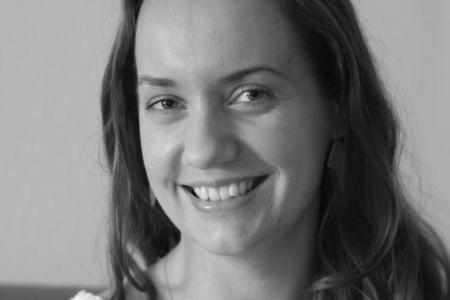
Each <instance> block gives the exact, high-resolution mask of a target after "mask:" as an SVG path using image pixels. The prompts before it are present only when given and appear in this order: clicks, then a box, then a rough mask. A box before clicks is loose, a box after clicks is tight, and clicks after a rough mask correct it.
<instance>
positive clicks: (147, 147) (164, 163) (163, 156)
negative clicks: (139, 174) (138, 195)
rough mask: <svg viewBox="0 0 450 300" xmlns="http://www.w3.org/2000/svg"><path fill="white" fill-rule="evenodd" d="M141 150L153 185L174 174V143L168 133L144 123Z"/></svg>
mask: <svg viewBox="0 0 450 300" xmlns="http://www.w3.org/2000/svg"><path fill="white" fill-rule="evenodd" d="M140 139H141V150H142V158H143V161H144V166H145V169H146V172H147V177H148V180H149V182H150V184H151V185H152V186H155V185H156V184H160V183H161V181H162V180H164V181H165V180H166V179H164V178H166V177H167V176H170V174H173V171H174V169H173V167H174V161H175V157H174V155H173V153H174V151H173V148H174V147H173V143H171V139H170V138H168V137H167V135H162V134H159V133H158V131H157V130H155V129H154V128H151V127H150V126H148V125H147V126H146V125H145V124H143V125H142V126H141V131H140Z"/></svg>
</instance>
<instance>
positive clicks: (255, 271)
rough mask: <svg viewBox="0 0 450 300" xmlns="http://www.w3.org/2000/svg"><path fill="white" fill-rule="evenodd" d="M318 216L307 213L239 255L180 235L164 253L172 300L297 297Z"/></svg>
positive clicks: (308, 268) (309, 266)
mask: <svg viewBox="0 0 450 300" xmlns="http://www.w3.org/2000/svg"><path fill="white" fill-rule="evenodd" d="M315 209H317V208H315ZM317 215H318V214H317V211H315V212H311V211H310V212H308V213H306V214H305V215H304V218H302V220H301V221H300V222H298V224H296V226H294V227H293V228H292V230H290V232H287V233H286V234H285V235H284V236H278V237H276V238H273V237H272V238H271V240H270V241H267V242H266V243H264V244H261V245H258V246H256V247H254V248H253V249H250V250H248V251H246V252H244V253H239V254H238V255H217V254H215V253H211V252H208V251H207V250H205V249H204V248H202V247H200V246H199V245H197V244H195V243H193V242H192V241H190V240H189V239H188V238H184V237H182V239H181V241H180V243H179V245H178V246H177V247H176V248H175V249H174V250H173V251H172V252H171V253H170V254H169V256H168V258H167V259H168V264H167V272H168V274H169V276H168V277H169V286H170V287H171V290H172V291H171V292H172V295H173V298H174V299H173V300H178V299H210V300H223V299H261V300H264V299H280V300H281V299H283V300H289V299H299V298H300V297H301V294H302V292H303V291H304V289H305V288H307V287H308V285H309V283H310V280H311V274H312V271H313V268H314V265H313V260H314V244H315V234H316V228H317V226H316V224H317Z"/></svg>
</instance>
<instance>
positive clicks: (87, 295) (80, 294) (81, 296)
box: [70, 290, 103, 300]
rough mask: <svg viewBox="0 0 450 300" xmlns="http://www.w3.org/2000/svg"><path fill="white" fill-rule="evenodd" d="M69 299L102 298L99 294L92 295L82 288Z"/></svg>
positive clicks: (86, 299)
mask: <svg viewBox="0 0 450 300" xmlns="http://www.w3.org/2000/svg"><path fill="white" fill-rule="evenodd" d="M70 300H103V299H102V298H101V297H99V296H95V295H92V294H90V293H87V292H86V291H84V290H83V291H79V292H78V294H76V295H75V297H73V298H71V299H70Z"/></svg>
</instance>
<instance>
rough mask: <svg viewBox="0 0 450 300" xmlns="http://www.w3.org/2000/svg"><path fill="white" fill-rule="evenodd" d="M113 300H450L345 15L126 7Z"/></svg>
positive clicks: (366, 61) (204, 5)
mask: <svg viewBox="0 0 450 300" xmlns="http://www.w3.org/2000/svg"><path fill="white" fill-rule="evenodd" d="M102 113H103V126H104V138H105V148H106V153H107V158H108V163H109V167H110V170H111V175H112V202H111V236H110V251H111V264H112V271H113V275H114V278H113V279H114V285H113V287H112V293H111V296H110V297H109V298H111V299H127V300H129V299H133V300H134V299H170V300H178V299H449V298H450V291H449V283H450V279H449V278H450V274H449V273H450V265H449V259H448V256H447V253H446V251H445V249H444V246H443V244H442V243H441V241H440V240H439V238H438V237H437V236H436V235H435V233H434V231H433V230H432V229H431V228H430V227H429V226H428V225H427V224H426V223H425V222H424V221H423V220H422V219H421V218H420V217H419V216H418V215H417V214H416V213H415V212H414V210H413V209H412V208H411V207H410V205H409V204H408V203H407V199H405V196H404V194H403V192H402V187H401V184H400V182H399V179H398V175H397V136H398V127H397V123H396V119H395V116H394V113H393V110H392V108H391V107H390V104H389V102H388V101H387V97H386V95H385V92H384V89H383V87H382V84H381V82H380V80H379V78H378V75H377V72H376V70H375V68H374V64H373V60H372V58H371V56H370V53H369V50H368V49H367V46H366V42H365V40H364V38H363V36H362V34H361V30H360V27H359V24H358V23H357V18H356V16H355V11H354V9H353V7H352V5H351V3H350V2H349V1H348V0H333V1H328V0H315V1H301V0H298V1H294V0H284V1H268V0H266V1H265V0H248V1H222V0H199V1H186V0H184V1H183V0H146V1H131V0H129V1H124V3H123V20H122V24H121V27H120V29H119V32H118V34H117V38H116V41H115V44H114V48H113V51H112V54H111V57H110V60H109V64H108V67H107V69H106V73H105V77H104V82H103V94H102Z"/></svg>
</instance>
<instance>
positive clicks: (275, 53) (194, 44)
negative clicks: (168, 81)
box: [136, 0, 299, 72]
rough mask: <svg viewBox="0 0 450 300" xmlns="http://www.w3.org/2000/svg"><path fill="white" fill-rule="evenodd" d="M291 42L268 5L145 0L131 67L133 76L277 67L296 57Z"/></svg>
mask: <svg viewBox="0 0 450 300" xmlns="http://www.w3.org/2000/svg"><path fill="white" fill-rule="evenodd" d="M296 38H297V37H296V34H295V33H294V32H292V31H291V30H290V26H289V25H288V23H287V20H286V18H285V17H284V15H283V13H282V11H281V9H280V8H279V5H278V4H277V3H276V1H274V0H237V1H236V0H145V1H144V3H143V5H142V8H141V11H140V15H139V18H138V25H137V32H136V63H137V67H138V72H139V70H140V69H141V70H142V69H146V68H148V67H151V68H152V69H153V70H154V69H156V70H157V71H158V70H159V69H160V68H161V69H164V70H172V69H174V70H175V69H180V68H181V69H185V70H186V69H190V71H192V69H199V70H200V69H202V68H206V67H209V68H211V69H215V70H216V71H217V70H223V71H224V72H225V71H227V70H226V69H227V68H228V67H229V68H233V67H234V66H236V65H240V66H246V65H252V64H258V63H267V62H273V63H276V64H283V63H286V62H288V61H291V60H292V56H293V55H294V54H296V53H297V52H298V50H299V49H298V47H297V45H298V43H297V41H296ZM142 71H145V70H142Z"/></svg>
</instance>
